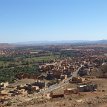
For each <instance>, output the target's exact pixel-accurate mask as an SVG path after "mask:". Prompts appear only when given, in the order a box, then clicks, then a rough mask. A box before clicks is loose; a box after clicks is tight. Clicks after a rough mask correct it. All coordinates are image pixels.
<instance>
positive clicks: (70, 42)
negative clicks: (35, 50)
mask: <svg viewBox="0 0 107 107" xmlns="http://www.w3.org/2000/svg"><path fill="white" fill-rule="evenodd" d="M51 44H52V45H53V44H56V45H57V44H107V40H98V41H88V40H68V41H67V40H66V41H64V40H63V41H29V42H19V43H15V45H51Z"/></svg>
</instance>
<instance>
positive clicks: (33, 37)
mask: <svg viewBox="0 0 107 107" xmlns="http://www.w3.org/2000/svg"><path fill="white" fill-rule="evenodd" d="M106 4H107V1H106V0H17V1H15V0H1V1H0V15H1V16H0V19H1V20H0V43H17V42H29V41H71V40H88V41H89V40H90V41H92V40H107V14H106V12H107V6H106Z"/></svg>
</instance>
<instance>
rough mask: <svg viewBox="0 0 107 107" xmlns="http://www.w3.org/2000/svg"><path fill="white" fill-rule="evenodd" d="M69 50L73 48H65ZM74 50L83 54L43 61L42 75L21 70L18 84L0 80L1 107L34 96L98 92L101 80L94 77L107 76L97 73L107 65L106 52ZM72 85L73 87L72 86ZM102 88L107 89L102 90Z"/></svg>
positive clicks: (21, 102) (38, 97)
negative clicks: (98, 81) (47, 61)
mask: <svg viewBox="0 0 107 107" xmlns="http://www.w3.org/2000/svg"><path fill="white" fill-rule="evenodd" d="M68 50H71V49H67V50H66V51H68ZM64 51H65V49H64ZM73 51H74V52H77V53H78V52H79V53H80V54H81V55H79V57H78V56H76V57H67V58H63V59H56V60H55V61H53V62H50V63H43V64H40V65H39V70H40V72H41V74H40V75H39V76H35V75H31V74H28V73H19V74H17V75H16V78H17V81H16V82H15V83H9V82H8V81H7V82H1V83H0V104H1V107H2V106H3V107H4V106H13V107H15V106H17V105H21V104H23V103H24V102H29V101H31V100H33V99H35V98H36V99H41V98H42V99H47V100H50V99H54V98H58V99H59V98H64V97H65V96H66V95H71V94H77V95H78V94H80V93H84V92H92V93H94V92H96V91H97V90H98V89H99V87H98V83H95V82H93V80H94V79H96V78H103V77H106V76H107V75H106V74H107V73H105V74H101V73H100V74H99V73H96V72H97V71H98V68H99V67H100V66H106V65H107V63H106V61H107V56H106V55H105V51H99V53H96V51H95V50H94V49H86V50H85V49H81V48H79V49H73ZM96 74H97V75H96ZM69 85H71V86H70V87H69ZM72 85H73V86H72ZM57 90H59V91H57ZM56 91H57V92H56ZM102 91H104V92H105V90H103V89H102ZM26 106H27V105H26Z"/></svg>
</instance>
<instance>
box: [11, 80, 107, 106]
mask: <svg viewBox="0 0 107 107" xmlns="http://www.w3.org/2000/svg"><path fill="white" fill-rule="evenodd" d="M91 81H92V82H93V83H96V84H97V85H98V90H97V91H95V92H82V93H79V94H70V95H66V96H65V98H56V99H50V100H47V99H44V98H43V99H36V95H31V96H30V98H31V97H34V98H35V99H33V100H31V101H27V100H26V101H24V100H25V99H26V97H23V99H22V98H21V97H17V99H19V101H21V102H18V103H16V104H14V105H12V106H11V107H107V79H91ZM68 87H69V88H75V87H76V84H68V85H67V86H66V87H63V88H61V89H58V90H55V91H54V93H63V90H64V88H68ZM23 101H24V102H23ZM19 103H20V104H19Z"/></svg>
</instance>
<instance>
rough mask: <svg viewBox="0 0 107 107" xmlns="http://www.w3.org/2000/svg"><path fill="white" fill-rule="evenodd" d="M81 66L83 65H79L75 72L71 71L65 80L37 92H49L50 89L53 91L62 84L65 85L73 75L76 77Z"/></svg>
mask: <svg viewBox="0 0 107 107" xmlns="http://www.w3.org/2000/svg"><path fill="white" fill-rule="evenodd" d="M82 67H83V65H81V67H79V68H78V69H77V70H76V71H75V72H73V73H72V76H71V77H69V78H67V79H66V80H64V81H62V82H60V83H59V84H54V85H52V86H50V87H49V88H47V89H46V90H42V91H40V92H39V93H38V94H44V93H49V92H51V91H54V90H56V89H59V88H61V87H63V86H65V85H66V84H68V83H69V80H72V78H73V77H77V76H78V72H79V70H80V69H81V68H82Z"/></svg>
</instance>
